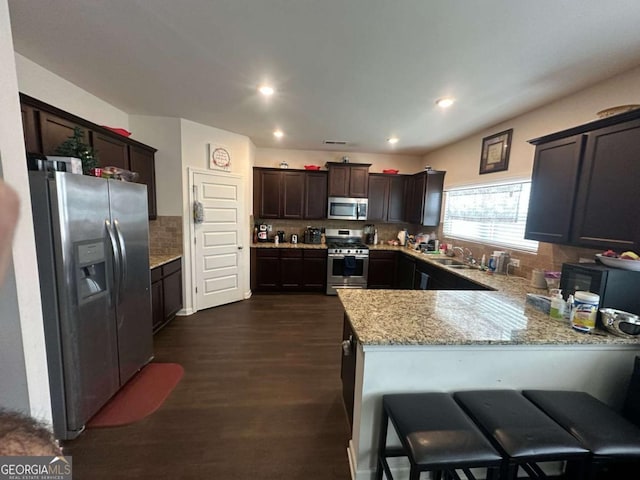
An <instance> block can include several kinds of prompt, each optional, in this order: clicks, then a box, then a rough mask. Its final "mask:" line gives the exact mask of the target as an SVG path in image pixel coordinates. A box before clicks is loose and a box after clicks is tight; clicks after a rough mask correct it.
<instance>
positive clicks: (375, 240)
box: [373, 228, 378, 245]
mask: <svg viewBox="0 0 640 480" xmlns="http://www.w3.org/2000/svg"><path fill="white" fill-rule="evenodd" d="M373 244H374V245H377V244H378V229H377V228H376V229H375V230H374V231H373Z"/></svg>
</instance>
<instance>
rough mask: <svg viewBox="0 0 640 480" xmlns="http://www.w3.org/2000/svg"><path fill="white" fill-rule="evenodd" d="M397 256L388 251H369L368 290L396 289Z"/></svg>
mask: <svg viewBox="0 0 640 480" xmlns="http://www.w3.org/2000/svg"><path fill="white" fill-rule="evenodd" d="M397 255H398V254H397V252H394V251H388V250H370V251H369V274H368V276H367V288H394V286H395V277H396V261H397Z"/></svg>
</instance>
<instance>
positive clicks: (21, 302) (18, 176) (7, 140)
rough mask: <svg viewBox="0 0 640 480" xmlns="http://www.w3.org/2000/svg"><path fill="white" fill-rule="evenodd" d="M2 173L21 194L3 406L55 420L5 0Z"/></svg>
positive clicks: (2, 314)
mask: <svg viewBox="0 0 640 480" xmlns="http://www.w3.org/2000/svg"><path fill="white" fill-rule="evenodd" d="M0 65H2V68H0V105H2V108H1V109H0V177H1V178H3V179H4V181H5V182H7V183H8V184H9V185H11V186H12V187H13V188H14V189H15V190H17V192H18V194H19V195H20V202H21V210H20V220H19V223H18V227H17V230H16V234H15V237H14V242H13V252H12V262H11V265H10V266H9V271H8V272H7V275H6V278H5V281H4V283H3V284H1V285H0V319H1V323H2V334H1V335H0V385H2V387H1V388H0V407H4V408H9V409H16V410H21V411H23V412H25V413H30V414H31V415H32V416H34V417H37V418H40V419H42V420H43V421H45V422H50V421H51V401H50V397H49V375H48V371H47V361H46V351H45V343H44V330H43V326H42V309H41V306H40V302H39V301H34V299H37V298H38V297H37V294H36V296H35V297H34V292H38V291H39V290H40V282H39V280H38V270H37V264H36V250H35V239H34V233H33V221H32V219H31V200H30V196H29V182H28V177H27V166H26V160H25V159H26V154H25V150H24V139H23V135H22V121H21V117H20V104H19V99H18V81H17V75H16V67H15V59H14V52H13V39H12V38H11V26H10V23H9V7H8V3H7V0H0Z"/></svg>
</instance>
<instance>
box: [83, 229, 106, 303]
mask: <svg viewBox="0 0 640 480" xmlns="http://www.w3.org/2000/svg"><path fill="white" fill-rule="evenodd" d="M76 285H77V286H78V305H83V304H85V303H87V302H90V301H92V300H94V299H96V298H99V297H102V295H101V294H103V293H106V292H107V259H106V256H105V250H104V242H103V241H102V240H97V241H91V242H82V243H80V244H78V245H76Z"/></svg>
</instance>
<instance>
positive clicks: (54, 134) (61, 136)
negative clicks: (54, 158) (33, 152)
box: [38, 110, 89, 155]
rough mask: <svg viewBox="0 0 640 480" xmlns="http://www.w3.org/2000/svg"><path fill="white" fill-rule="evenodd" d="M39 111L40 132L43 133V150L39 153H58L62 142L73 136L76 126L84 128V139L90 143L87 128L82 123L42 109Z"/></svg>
mask: <svg viewBox="0 0 640 480" xmlns="http://www.w3.org/2000/svg"><path fill="white" fill-rule="evenodd" d="M38 113H39V117H40V133H41V135H42V140H41V142H40V144H41V145H42V152H39V153H42V154H44V155H56V149H57V148H58V147H59V146H60V144H62V142H64V141H65V140H67V139H68V138H69V137H72V136H73V129H74V128H76V127H80V128H82V131H83V133H84V135H83V140H84V141H85V142H87V143H89V139H88V138H87V129H86V128H84V127H83V126H82V125H79V124H78V123H76V122H73V121H71V120H68V119H66V118H62V117H60V116H58V115H55V114H52V113H49V112H46V111H44V110H40V111H39V112H38Z"/></svg>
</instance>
